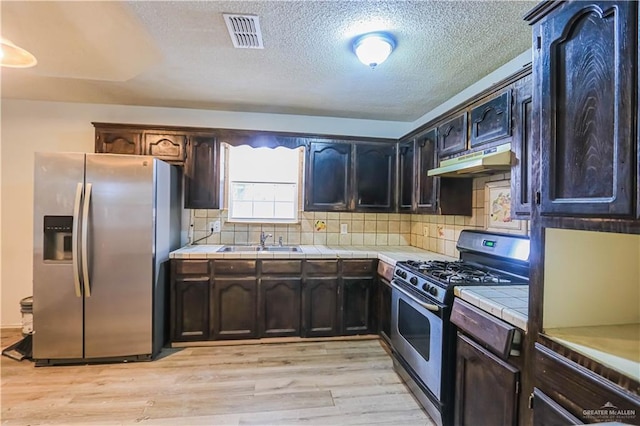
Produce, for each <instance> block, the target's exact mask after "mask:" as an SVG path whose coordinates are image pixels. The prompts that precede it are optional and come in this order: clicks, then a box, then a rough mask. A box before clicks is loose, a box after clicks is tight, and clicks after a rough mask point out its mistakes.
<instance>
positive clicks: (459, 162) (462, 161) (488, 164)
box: [427, 143, 511, 178]
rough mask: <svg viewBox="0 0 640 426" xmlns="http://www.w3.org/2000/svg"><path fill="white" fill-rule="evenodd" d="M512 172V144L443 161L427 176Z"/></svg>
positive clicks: (478, 175) (461, 175)
mask: <svg viewBox="0 0 640 426" xmlns="http://www.w3.org/2000/svg"><path fill="white" fill-rule="evenodd" d="M508 170H511V144H509V143H507V144H504V145H498V146H494V147H493V148H487V149H485V150H483V151H478V152H473V153H471V154H467V155H462V156H460V157H456V158H451V159H449V160H445V161H441V162H440V167H437V168H435V169H431V170H429V171H428V172H427V176H441V177H460V178H462V177H480V176H485V175H490V174H495V173H503V172H505V171H508Z"/></svg>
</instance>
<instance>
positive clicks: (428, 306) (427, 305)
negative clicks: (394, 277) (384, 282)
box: [391, 283, 440, 312]
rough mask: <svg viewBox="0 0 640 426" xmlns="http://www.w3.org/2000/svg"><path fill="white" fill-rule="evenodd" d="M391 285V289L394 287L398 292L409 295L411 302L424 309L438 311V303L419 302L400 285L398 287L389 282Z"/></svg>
mask: <svg viewBox="0 0 640 426" xmlns="http://www.w3.org/2000/svg"><path fill="white" fill-rule="evenodd" d="M391 287H392V288H393V289H395V290H398V291H399V292H400V293H402V294H404V295H405V296H407V297H410V298H411V300H412V301H413V302H415V303H417V304H418V305H420V306H422V307H423V308H425V309H427V310H429V311H431V312H439V311H440V307H439V306H438V305H434V304H433V303H424V302H421V301H419V300H416V298H415V297H414V296H413V295H412V294H411V293H409V292H408V291H407V290H405V289H403V288H401V287H398V286H397V285H393V283H391Z"/></svg>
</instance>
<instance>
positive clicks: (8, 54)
mask: <svg viewBox="0 0 640 426" xmlns="http://www.w3.org/2000/svg"><path fill="white" fill-rule="evenodd" d="M37 63H38V61H37V60H36V57H35V56H33V55H32V54H31V53H29V52H27V51H26V50H24V49H23V48H21V47H18V46H16V45H15V44H13V42H11V41H10V40H7V39H6V38H4V37H2V38H0V66H3V67H9V68H29V67H32V66H34V65H35V64H37Z"/></svg>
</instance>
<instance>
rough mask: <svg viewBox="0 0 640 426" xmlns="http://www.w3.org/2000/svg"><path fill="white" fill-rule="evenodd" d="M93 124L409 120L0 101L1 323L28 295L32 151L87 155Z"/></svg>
mask: <svg viewBox="0 0 640 426" xmlns="http://www.w3.org/2000/svg"><path fill="white" fill-rule="evenodd" d="M92 121H99V122H115V123H140V124H163V125H178V126H201V127H213V128H216V127H221V128H238V129H260V130H275V131H290V132H305V133H309V132H313V133H321V134H322V133H324V134H340V135H353V136H372V137H392V138H396V137H397V136H398V135H400V134H403V133H404V132H406V126H407V123H400V122H384V121H371V120H353V119H339V118H326V117H309V116H291V115H276V114H249V113H234V112H220V111H203V110H192V109H173V108H148V107H132V106H123V105H95V104H74V103H59V102H38V101H18V100H3V101H2V130H1V141H2V145H1V146H0V149H1V151H2V155H1V157H0V161H1V163H0V164H1V166H2V167H1V172H0V179H1V180H0V182H1V193H0V194H1V195H0V201H1V204H0V205H1V210H0V220H1V222H0V223H1V224H2V234H1V237H0V238H1V246H0V247H1V252H0V262H1V265H2V266H3V268H2V269H1V272H0V295H1V296H2V297H1V299H2V303H1V309H0V312H1V318H0V325H1V326H3V327H8V326H17V325H19V324H20V318H21V315H20V303H19V302H20V299H21V298H23V297H27V296H30V295H32V246H33V242H32V241H33V229H32V227H33V225H32V221H33V153H34V152H37V151H51V152H54V151H59V152H60V151H67V152H70V151H75V152H93V149H94V142H93V141H94V129H93V126H92V125H91V122H92Z"/></svg>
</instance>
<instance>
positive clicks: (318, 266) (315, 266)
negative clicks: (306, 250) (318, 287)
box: [305, 259, 338, 275]
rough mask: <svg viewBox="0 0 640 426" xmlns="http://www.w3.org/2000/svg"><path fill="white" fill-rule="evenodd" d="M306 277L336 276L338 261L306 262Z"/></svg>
mask: <svg viewBox="0 0 640 426" xmlns="http://www.w3.org/2000/svg"><path fill="white" fill-rule="evenodd" d="M305 272H306V273H307V275H338V260H337V259H336V260H307V261H306V262H305Z"/></svg>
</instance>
